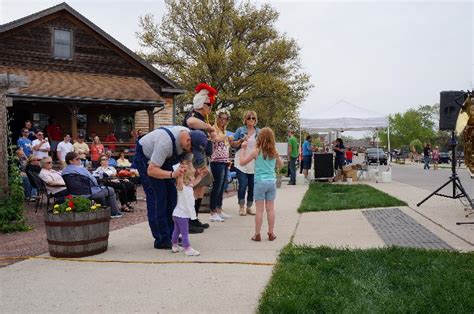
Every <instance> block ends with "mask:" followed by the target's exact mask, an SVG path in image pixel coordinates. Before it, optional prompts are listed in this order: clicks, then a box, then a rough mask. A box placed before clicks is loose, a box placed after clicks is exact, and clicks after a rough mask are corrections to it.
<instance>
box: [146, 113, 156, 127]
mask: <svg viewBox="0 0 474 314" xmlns="http://www.w3.org/2000/svg"><path fill="white" fill-rule="evenodd" d="M154 109H155V108H147V109H146V113H147V114H148V132H151V131H153V130H154V129H155V115H154V114H153V111H154Z"/></svg>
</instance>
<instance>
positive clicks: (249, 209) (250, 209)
mask: <svg viewBox="0 0 474 314" xmlns="http://www.w3.org/2000/svg"><path fill="white" fill-rule="evenodd" d="M247 214H249V215H255V212H254V211H253V210H252V207H247Z"/></svg>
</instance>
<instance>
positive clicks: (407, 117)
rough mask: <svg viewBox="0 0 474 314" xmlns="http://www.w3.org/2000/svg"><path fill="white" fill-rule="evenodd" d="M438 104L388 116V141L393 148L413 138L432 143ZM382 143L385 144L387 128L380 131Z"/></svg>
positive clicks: (405, 143) (406, 143)
mask: <svg viewBox="0 0 474 314" xmlns="http://www.w3.org/2000/svg"><path fill="white" fill-rule="evenodd" d="M438 108H439V105H438V104H435V105H433V106H429V105H426V106H420V107H418V108H417V109H409V110H407V111H406V112H404V113H396V114H395V115H393V116H390V117H389V124H390V143H391V146H392V147H393V148H400V147H401V146H403V145H408V144H409V143H410V142H412V141H413V140H415V139H418V140H420V141H421V142H428V143H432V142H433V140H434V139H435V136H436V132H435V128H436V126H437V122H436V121H437V120H436V119H437V112H438V111H439V109H438ZM380 138H381V140H382V143H383V145H384V146H385V145H387V130H381V131H380Z"/></svg>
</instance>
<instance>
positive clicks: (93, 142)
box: [92, 135, 102, 145]
mask: <svg viewBox="0 0 474 314" xmlns="http://www.w3.org/2000/svg"><path fill="white" fill-rule="evenodd" d="M96 139H97V141H96ZM92 144H95V145H97V144H102V143H101V141H100V137H98V136H97V135H96V136H94V138H93V139H92Z"/></svg>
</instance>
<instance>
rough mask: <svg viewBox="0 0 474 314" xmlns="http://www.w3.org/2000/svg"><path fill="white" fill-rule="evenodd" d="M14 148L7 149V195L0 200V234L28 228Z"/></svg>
mask: <svg viewBox="0 0 474 314" xmlns="http://www.w3.org/2000/svg"><path fill="white" fill-rule="evenodd" d="M14 149H15V146H10V147H9V157H8V164H9V166H8V186H9V191H8V195H7V196H6V197H5V198H3V199H0V232H3V233H8V232H14V231H26V230H29V229H30V228H29V227H28V225H27V224H26V220H25V217H24V203H23V198H24V195H25V194H24V191H23V180H22V178H21V176H20V170H19V169H18V167H17V165H16V161H17V160H16V158H17V157H16V156H15V154H14Z"/></svg>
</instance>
